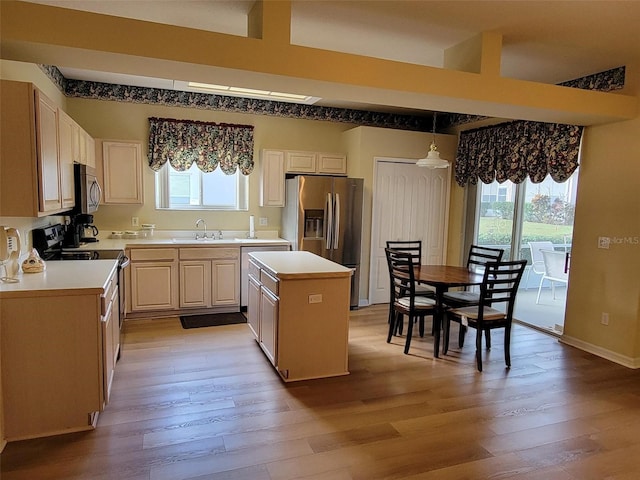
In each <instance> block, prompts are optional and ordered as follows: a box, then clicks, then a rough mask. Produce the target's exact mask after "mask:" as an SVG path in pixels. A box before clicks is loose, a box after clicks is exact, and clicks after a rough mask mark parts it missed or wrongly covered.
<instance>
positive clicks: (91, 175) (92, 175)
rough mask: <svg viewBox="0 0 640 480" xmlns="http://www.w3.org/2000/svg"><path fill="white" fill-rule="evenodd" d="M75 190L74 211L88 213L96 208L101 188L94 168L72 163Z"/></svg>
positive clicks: (98, 203)
mask: <svg viewBox="0 0 640 480" xmlns="http://www.w3.org/2000/svg"><path fill="white" fill-rule="evenodd" d="M73 178H74V184H75V192H76V206H75V208H74V212H75V213H84V214H89V213H93V212H95V211H96V210H98V206H99V205H100V197H101V196H102V189H101V188H100V184H99V183H98V178H97V177H96V169H95V168H93V167H89V166H87V165H82V164H80V163H76V164H74V165H73Z"/></svg>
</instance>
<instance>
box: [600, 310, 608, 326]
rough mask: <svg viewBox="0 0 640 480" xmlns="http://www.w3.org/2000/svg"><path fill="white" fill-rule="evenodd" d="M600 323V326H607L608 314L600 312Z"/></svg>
mask: <svg viewBox="0 0 640 480" xmlns="http://www.w3.org/2000/svg"><path fill="white" fill-rule="evenodd" d="M600 323H601V324H602V325H609V314H608V313H606V312H602V318H601V319H600Z"/></svg>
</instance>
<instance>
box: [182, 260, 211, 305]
mask: <svg viewBox="0 0 640 480" xmlns="http://www.w3.org/2000/svg"><path fill="white" fill-rule="evenodd" d="M209 306H211V262H210V261H209V260H193V261H186V262H180V307H209Z"/></svg>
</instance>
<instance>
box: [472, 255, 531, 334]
mask: <svg viewBox="0 0 640 480" xmlns="http://www.w3.org/2000/svg"><path fill="white" fill-rule="evenodd" d="M526 265H527V261H526V260H515V261H510V262H489V263H487V264H486V265H485V271H484V276H483V279H482V284H481V285H480V306H479V309H478V324H479V325H481V324H482V319H483V310H484V307H493V308H495V306H496V304H500V303H506V312H505V320H506V321H507V322H509V323H510V322H511V320H512V318H513V308H514V305H515V301H516V294H517V292H518V286H519V285H520V280H522V275H523V273H524V268H525V267H526Z"/></svg>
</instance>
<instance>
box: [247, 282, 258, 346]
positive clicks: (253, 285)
mask: <svg viewBox="0 0 640 480" xmlns="http://www.w3.org/2000/svg"><path fill="white" fill-rule="evenodd" d="M247 297H248V304H247V323H248V325H249V328H250V329H251V331H252V332H253V335H254V336H255V337H256V340H257V341H260V280H258V279H257V278H256V277H254V276H253V275H251V274H250V275H249V286H248V289H247Z"/></svg>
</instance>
